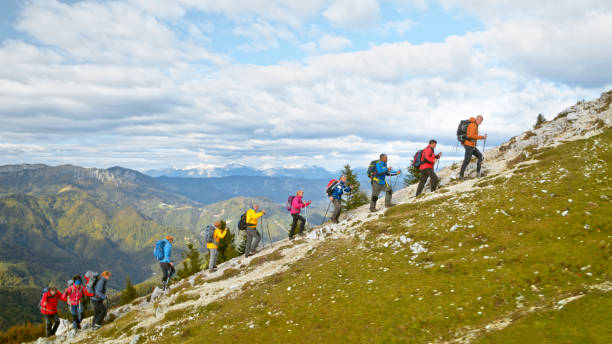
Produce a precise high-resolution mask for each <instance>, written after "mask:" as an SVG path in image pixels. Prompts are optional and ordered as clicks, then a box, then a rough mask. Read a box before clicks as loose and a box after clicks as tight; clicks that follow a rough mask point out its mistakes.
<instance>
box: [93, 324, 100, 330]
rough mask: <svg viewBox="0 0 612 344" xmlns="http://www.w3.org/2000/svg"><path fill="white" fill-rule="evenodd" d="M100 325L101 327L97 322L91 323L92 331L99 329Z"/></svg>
mask: <svg viewBox="0 0 612 344" xmlns="http://www.w3.org/2000/svg"><path fill="white" fill-rule="evenodd" d="M100 327H102V326H101V325H98V324H93V326H92V327H91V328H92V329H93V330H94V331H95V330H97V329H99V328H100Z"/></svg>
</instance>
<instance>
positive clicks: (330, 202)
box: [321, 200, 332, 224]
mask: <svg viewBox="0 0 612 344" xmlns="http://www.w3.org/2000/svg"><path fill="white" fill-rule="evenodd" d="M331 204H332V201H331V200H330V201H329V204H328V205H327V210H326V211H325V216H323V222H321V224H323V223H325V218H327V212H328V211H329V207H330V206H331Z"/></svg>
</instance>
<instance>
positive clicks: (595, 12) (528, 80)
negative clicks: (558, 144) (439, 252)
mask: <svg viewBox="0 0 612 344" xmlns="http://www.w3.org/2000/svg"><path fill="white" fill-rule="evenodd" d="M610 61H612V2H611V1H609V0H602V1H600V0H583V1H573V0H556V1H549V0H541V1H526V0H512V1H506V0H498V1H490V0H439V1H427V0H310V1H295V0H276V1H273V0H224V1H218V0H124V1H101V0H70V1H68V0H62V1H60V0H24V1H17V0H3V1H2V2H1V4H0V66H2V67H0V123H1V125H0V152H1V154H0V164H18V163H45V164H50V165H59V164H73V165H80V166H85V167H100V168H105V167H110V166H115V165H119V166H123V167H127V168H133V169H138V170H147V169H153V168H165V167H177V168H182V167H185V166H194V165H199V164H203V165H216V166H221V165H225V164H228V163H236V162H238V163H243V164H247V165H250V166H254V167H279V166H299V165H317V166H322V167H325V168H328V169H330V170H334V169H338V168H340V167H341V166H342V165H343V164H345V163H346V162H349V163H350V164H351V165H353V166H366V165H367V163H368V162H369V161H371V160H373V159H374V158H376V157H377V156H378V154H380V153H387V154H388V155H389V164H390V165H394V166H396V168H397V167H402V166H407V165H408V163H409V161H410V160H411V158H412V156H413V155H414V152H415V151H416V150H417V149H420V148H423V147H424V146H425V145H426V142H427V141H428V140H429V139H431V138H434V139H437V140H438V148H437V151H442V152H443V160H444V161H445V162H446V163H448V162H451V161H455V160H457V159H460V156H461V155H462V154H463V152H462V151H461V149H460V150H457V151H456V143H457V140H456V137H455V132H456V128H457V125H458V123H459V121H460V120H461V119H465V118H469V117H470V116H473V115H476V114H482V115H483V116H484V122H483V123H482V125H481V127H480V131H481V133H487V134H488V136H489V138H488V142H487V147H491V146H494V145H497V144H500V143H503V142H504V141H506V140H507V139H508V138H510V137H512V136H514V135H517V134H519V133H521V132H522V131H525V130H528V129H529V128H530V127H531V126H532V125H533V124H534V122H535V119H536V117H537V115H538V113H542V114H544V116H545V117H546V118H547V119H552V118H554V116H555V115H556V114H557V113H558V112H560V111H562V110H563V109H564V108H566V107H568V106H571V105H572V104H574V103H575V102H577V101H579V100H582V99H587V100H589V99H592V98H595V97H598V96H599V94H600V93H601V92H603V91H606V90H610V89H612V68H611V67H612V66H611V63H610Z"/></svg>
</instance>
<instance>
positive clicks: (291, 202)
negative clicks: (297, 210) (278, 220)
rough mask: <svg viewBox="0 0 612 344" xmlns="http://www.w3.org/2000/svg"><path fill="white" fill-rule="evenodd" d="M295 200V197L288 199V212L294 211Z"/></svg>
mask: <svg viewBox="0 0 612 344" xmlns="http://www.w3.org/2000/svg"><path fill="white" fill-rule="evenodd" d="M294 198H295V195H291V196H289V198H287V211H291V209H293V199H294Z"/></svg>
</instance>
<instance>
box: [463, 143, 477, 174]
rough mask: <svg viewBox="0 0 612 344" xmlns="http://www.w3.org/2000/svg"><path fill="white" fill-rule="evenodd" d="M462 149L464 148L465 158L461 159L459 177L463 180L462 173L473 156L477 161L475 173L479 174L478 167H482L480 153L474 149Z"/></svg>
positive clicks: (469, 147)
mask: <svg viewBox="0 0 612 344" xmlns="http://www.w3.org/2000/svg"><path fill="white" fill-rule="evenodd" d="M463 148H465V157H464V158H463V164H462V165H461V171H460V172H459V177H462V178H463V173H465V169H466V168H467V165H468V164H469V163H470V160H472V155H474V156H475V157H476V159H478V164H477V165H476V173H480V166H481V165H482V153H480V151H479V150H478V148H476V147H472V146H467V145H463Z"/></svg>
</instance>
